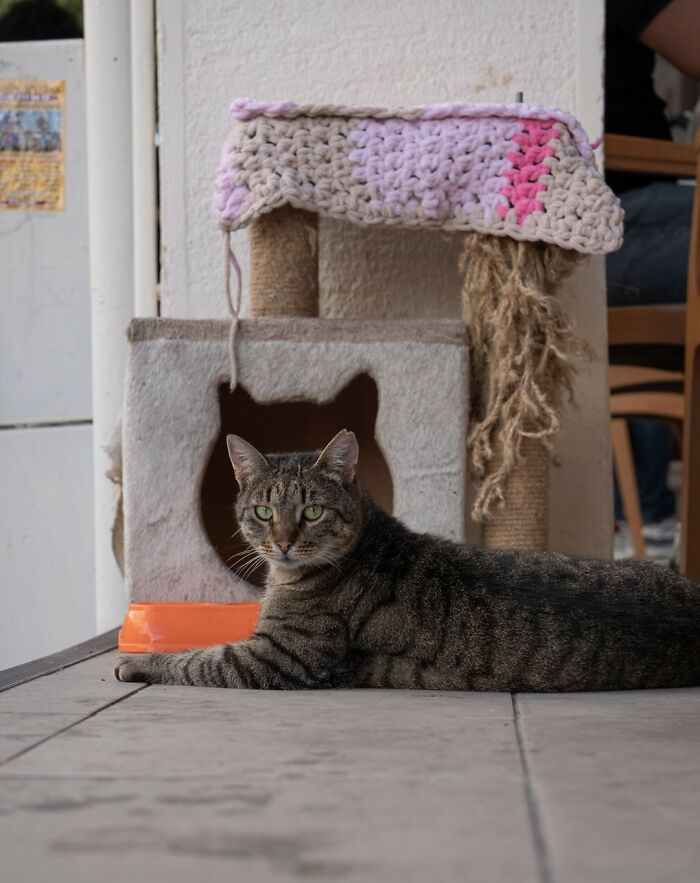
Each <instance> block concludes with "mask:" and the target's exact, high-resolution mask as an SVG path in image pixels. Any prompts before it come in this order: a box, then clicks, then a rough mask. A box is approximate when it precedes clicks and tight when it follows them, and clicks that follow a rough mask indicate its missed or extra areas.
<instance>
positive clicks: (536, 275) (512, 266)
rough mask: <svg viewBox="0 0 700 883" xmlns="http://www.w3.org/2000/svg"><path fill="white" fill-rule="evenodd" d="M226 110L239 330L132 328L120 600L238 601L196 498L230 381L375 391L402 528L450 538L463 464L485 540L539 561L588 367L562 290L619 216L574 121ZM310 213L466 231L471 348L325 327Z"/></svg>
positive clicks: (542, 112)
mask: <svg viewBox="0 0 700 883" xmlns="http://www.w3.org/2000/svg"><path fill="white" fill-rule="evenodd" d="M232 113H233V116H234V117H235V119H236V120H237V125H236V127H235V129H234V131H233V132H232V134H231V136H230V138H229V139H228V140H227V142H226V144H225V146H224V149H223V152H222V159H221V164H220V167H219V171H218V176H217V188H216V197H215V206H216V210H217V213H218V216H219V220H220V224H221V227H222V229H223V230H224V232H225V238H226V260H227V291H228V295H229V304H230V309H231V313H232V321H231V323H230V324H229V323H222V322H192V321H188V322H175V321H172V320H170V321H165V320H137V321H136V322H135V323H134V325H133V326H132V329H131V338H130V339H131V354H130V362H129V379H128V389H127V411H126V419H125V431H124V447H125V476H124V481H125V501H126V529H125V532H126V573H127V581H128V585H129V590H130V596H131V598H132V600H148V599H159V600H162V599H166V598H175V599H182V600H202V599H207V600H212V599H214V600H224V599H225V600H234V599H235V600H244V599H245V598H246V597H248V595H249V590H248V589H247V587H246V586H245V585H243V584H240V583H236V582H235V581H234V582H232V581H231V580H228V582H227V581H225V580H223V579H222V577H223V576H224V575H225V572H226V571H225V567H224V564H223V562H222V561H221V559H220V557H218V556H217V555H216V553H215V552H214V551H213V549H212V547H211V544H210V543H209V542H208V541H207V538H206V536H205V534H204V531H203V530H202V525H201V515H200V505H199V500H198V499H197V494H198V489H199V486H200V484H201V477H202V472H203V470H204V468H205V465H206V460H207V451H208V449H210V448H211V446H212V445H213V444H214V438H215V436H216V435H217V433H219V432H220V419H219V413H218V405H217V389H218V387H219V386H220V385H221V384H222V383H224V382H230V383H231V385H232V386H236V384H238V386H239V387H242V388H244V389H245V390H247V392H248V393H249V394H250V396H252V398H253V399H254V400H255V401H256V402H258V403H261V404H265V403H271V402H275V401H300V400H306V401H309V400H311V401H328V400H330V399H333V398H334V397H335V396H336V395H337V394H338V392H339V390H340V389H341V388H342V387H343V385H345V384H347V383H348V382H349V381H350V380H351V379H352V378H353V377H354V376H356V375H357V374H359V373H363V372H364V373H367V374H369V375H370V376H371V377H372V378H373V379H374V381H375V383H376V384H377V388H378V396H379V412H378V419H377V427H376V437H377V441H378V443H379V446H380V448H381V450H382V453H383V454H384V457H385V458H386V462H387V466H388V468H389V472H390V475H391V479H392V481H393V494H394V498H393V499H394V505H393V511H394V512H395V514H397V515H398V516H399V517H401V518H403V519H404V520H405V521H406V522H407V523H408V524H409V525H410V526H411V527H414V528H416V529H418V530H429V531H431V532H433V533H438V534H443V535H445V536H452V537H455V538H460V537H461V536H463V533H464V527H465V509H466V488H467V484H468V483H467V474H466V472H467V465H466V460H467V449H468V458H469V465H470V468H471V475H472V484H473V485H474V486H475V489H476V494H475V502H474V504H473V507H472V516H473V517H474V518H476V519H477V520H478V521H480V522H482V523H483V539H484V541H485V542H486V543H487V544H489V545H492V546H501V547H503V546H509V547H512V548H545V547H546V542H547V474H548V465H549V444H550V439H551V437H552V435H553V434H554V433H555V432H556V430H557V427H558V416H557V408H558V404H559V401H560V398H561V396H562V394H566V393H571V388H572V387H571V381H572V372H573V368H572V365H571V362H570V357H571V355H572V354H573V353H574V352H576V351H577V349H579V346H578V344H577V342H576V340H575V338H574V336H573V334H572V332H571V330H570V328H569V324H568V322H567V320H566V317H565V316H564V315H563V313H562V311H561V308H560V306H559V303H558V301H557V297H556V291H557V288H558V286H559V285H560V283H561V281H562V279H563V278H564V277H565V276H566V275H567V274H568V273H569V272H570V271H571V269H572V268H573V266H574V264H575V263H576V261H577V260H578V259H579V258H580V256H581V255H582V254H596V253H598V254H602V253H606V252H608V251H611V250H614V249H615V248H617V247H618V246H619V244H620V241H621V228H622V213H621V209H620V206H619V203H618V201H617V199H616V198H615V196H614V195H613V194H612V193H611V191H610V190H609V189H608V188H607V187H606V185H605V183H604V180H603V178H602V176H601V175H600V173H599V172H598V170H597V169H596V166H595V161H594V158H593V151H592V148H591V145H590V144H589V142H588V139H587V138H586V136H585V134H584V133H583V131H582V129H581V127H580V126H579V124H578V123H577V122H576V120H575V119H574V118H573V117H571V116H570V115H569V114H567V113H565V112H562V111H558V110H553V109H548V108H542V107H537V106H534V105H526V104H522V103H520V104H516V105H467V104H455V105H437V106H427V107H419V108H415V109H412V110H406V109H383V108H370V107H337V106H316V105H314V106H298V105H295V104H293V103H292V102H277V103H266V102H256V101H251V100H248V99H241V100H238V101H236V102H234V104H233V105H232ZM319 215H323V216H327V217H332V218H336V219H340V220H345V221H349V222H352V223H355V224H362V225H369V226H373V225H389V226H402V227H414V228H421V229H422V228H426V229H429V228H432V229H440V230H443V231H447V232H451V233H454V234H460V235H462V236H463V237H464V253H463V257H462V263H461V266H462V270H463V274H464V289H463V313H464V321H465V326H466V330H467V332H468V340H469V347H468V348H467V347H466V346H465V341H464V326H462V325H461V323H454V322H438V323H435V322H420V321H418V322H395V321H394V322H392V321H384V322H376V321H372V322H363V321H349V320H324V319H320V318H317V317H318V315H319V295H318V232H317V219H318V216H319ZM243 227H249V235H250V247H251V272H250V313H251V318H250V319H245V320H241V321H240V322H239V320H238V311H239V308H240V298H241V278H240V270H239V268H238V264H237V262H236V261H235V257H234V256H233V253H232V252H231V249H230V234H231V232H232V231H234V230H238V229H241V228H243ZM229 261H231V263H229ZM232 270H233V271H234V273H233V277H232V273H231V271H232ZM232 283H233V284H232ZM227 335H228V341H227V339H226V338H227ZM227 360H228V361H227ZM468 363H469V367H470V372H469V373H470V374H471V384H470V389H469V394H468V390H467V374H468V371H467V368H468ZM166 390H167V391H168V392H167V394H166V392H165V391H166ZM352 421H353V415H352V414H348V415H347V419H346V422H347V423H348V425H350V424H352ZM338 428H341V427H338ZM240 432H241V434H243V435H244V436H245V435H246V432H245V429H244V428H241V430H240ZM361 449H362V440H361Z"/></svg>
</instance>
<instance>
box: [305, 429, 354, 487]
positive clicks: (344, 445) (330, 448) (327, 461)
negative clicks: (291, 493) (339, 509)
mask: <svg viewBox="0 0 700 883" xmlns="http://www.w3.org/2000/svg"><path fill="white" fill-rule="evenodd" d="M359 453H360V449H359V448H358V446H357V439H356V438H355V433H354V432H348V430H347V429H341V430H340V432H339V433H338V435H336V436H335V438H333V439H332V440H331V441H329V442H328V444H327V445H326V447H325V448H324V449H323V451H322V452H321V456H320V457H319V458H318V460H317V461H316V462H315V463H314V468H319V469H322V470H323V471H324V472H325V473H327V474H328V475H330V476H331V477H332V478H338V479H340V481H342V482H343V484H348V483H349V482H351V481H352V480H353V478H354V477H355V467H356V466H357V457H358V455H359Z"/></svg>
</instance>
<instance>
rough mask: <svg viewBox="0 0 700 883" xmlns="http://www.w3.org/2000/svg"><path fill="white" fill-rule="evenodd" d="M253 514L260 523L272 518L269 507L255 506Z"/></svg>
mask: <svg viewBox="0 0 700 883" xmlns="http://www.w3.org/2000/svg"><path fill="white" fill-rule="evenodd" d="M255 514H256V515H257V516H258V518H259V519H260V520H261V521H269V520H270V519H271V518H272V509H270V507H269V506H256V507H255Z"/></svg>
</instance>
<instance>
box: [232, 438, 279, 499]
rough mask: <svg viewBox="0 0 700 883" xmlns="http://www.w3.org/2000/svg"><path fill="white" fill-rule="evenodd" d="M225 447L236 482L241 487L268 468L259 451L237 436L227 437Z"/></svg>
mask: <svg viewBox="0 0 700 883" xmlns="http://www.w3.org/2000/svg"><path fill="white" fill-rule="evenodd" d="M226 447H227V448H228V455H229V457H230V458H231V465H232V466H233V471H234V472H235V473H236V481H237V482H238V484H239V485H240V486H241V487H243V485H244V484H248V483H249V482H251V481H252V480H253V479H255V478H257V477H258V476H259V475H260V474H261V473H262V472H263V471H264V470H265V469H267V467H268V466H269V463H268V462H267V460H266V459H265V458H264V457H263V455H262V454H261V453H260V451H258V450H257V448H254V447H253V446H252V445H251V444H248V442H247V441H245V439H242V438H241V437H240V436H239V435H227V436H226Z"/></svg>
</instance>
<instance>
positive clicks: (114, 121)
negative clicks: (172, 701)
mask: <svg viewBox="0 0 700 883" xmlns="http://www.w3.org/2000/svg"><path fill="white" fill-rule="evenodd" d="M84 14H85V84H86V103H87V142H88V190H89V192H88V206H89V216H90V290H91V298H92V407H93V458H94V469H95V569H96V589H95V591H96V602H97V603H96V610H97V629H98V631H100V632H101V631H105V630H106V629H109V628H112V627H114V626H116V625H118V624H119V622H120V621H121V619H122V617H123V615H124V611H125V608H126V599H125V596H124V588H123V581H122V577H121V574H120V572H119V569H118V567H117V564H116V561H115V559H114V554H113V552H112V527H113V525H114V518H115V515H116V495H115V487H114V485H113V484H112V483H111V481H110V480H109V479H108V478H107V477H106V472H107V470H108V469H109V459H108V456H107V452H106V450H105V449H106V447H107V446H108V445H109V444H110V443H111V442H112V441H113V438H114V431H115V427H116V426H117V423H118V421H119V416H120V411H121V403H122V393H123V389H124V369H125V365H126V330H127V326H128V324H129V320H130V318H131V316H132V312H133V279H134V276H133V210H132V143H131V76H130V52H129V2H128V0H85V3H84Z"/></svg>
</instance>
